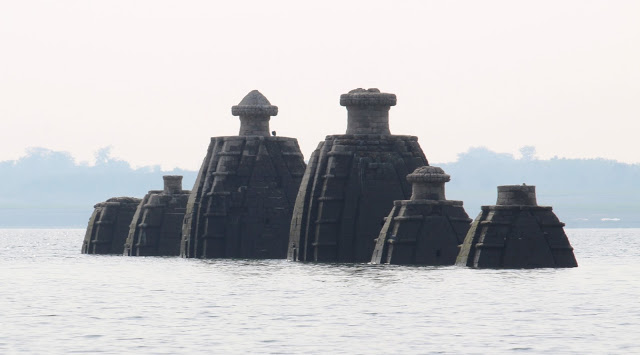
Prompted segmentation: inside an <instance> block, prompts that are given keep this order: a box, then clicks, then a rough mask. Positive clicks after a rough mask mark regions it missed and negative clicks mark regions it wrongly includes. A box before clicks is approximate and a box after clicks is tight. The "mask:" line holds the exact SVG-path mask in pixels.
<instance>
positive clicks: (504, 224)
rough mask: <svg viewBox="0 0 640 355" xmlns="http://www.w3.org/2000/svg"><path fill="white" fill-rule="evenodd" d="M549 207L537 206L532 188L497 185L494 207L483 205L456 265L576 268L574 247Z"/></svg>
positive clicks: (533, 188)
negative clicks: (496, 198) (496, 197)
mask: <svg viewBox="0 0 640 355" xmlns="http://www.w3.org/2000/svg"><path fill="white" fill-rule="evenodd" d="M563 227H564V223H561V222H560V221H559V220H558V217H556V215H555V213H553V210H552V208H551V207H549V206H538V204H537V201H536V190H535V186H527V185H524V184H523V185H507V186H498V201H497V203H496V205H495V206H482V211H481V212H480V214H479V215H478V217H477V218H476V220H475V221H474V222H473V224H472V226H471V229H469V232H468V233H467V236H466V238H465V240H464V243H463V244H462V247H461V250H460V254H459V255H458V259H457V261H456V264H458V265H461V266H470V267H475V268H543V267H555V268H559V267H576V266H578V263H577V262H576V258H575V256H574V255H573V248H572V247H571V244H570V243H569V239H568V238H567V235H566V234H565V233H564V229H563Z"/></svg>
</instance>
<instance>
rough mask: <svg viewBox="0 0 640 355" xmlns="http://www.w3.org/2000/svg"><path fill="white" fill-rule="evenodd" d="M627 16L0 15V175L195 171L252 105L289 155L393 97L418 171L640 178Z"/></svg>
mask: <svg viewBox="0 0 640 355" xmlns="http://www.w3.org/2000/svg"><path fill="white" fill-rule="evenodd" d="M639 63H640V1H613V0H604V1H586V0H575V1H560V0H554V1H514V0H505V1H476V0H474V1H452V0H447V1H444V0H441V1H426V0H420V1H401V0H396V1H374V0H364V1H360V0H358V1H348V0H342V1H329V0H323V1H314V2H307V1H299V0H297V1H294V0H291V1H278V0H270V1H264V0H261V1H219V2H218V1H158V0H137V1H136V0H126V1H117V0H110V1H90V0H80V1H63V0H54V1H28V0H26V1H25V0H21V1H11V0H0V121H1V122H2V125H1V127H0V160H7V159H15V158H18V157H19V156H21V155H24V154H25V149H26V148H27V147H32V146H42V147H47V148H50V149H55V150H66V151H70V152H71V153H72V154H73V155H74V157H75V158H76V159H77V160H78V161H89V160H92V158H93V154H94V152H95V151H96V150H97V149H99V148H100V147H104V146H108V145H111V146H112V147H113V154H114V155H115V156H116V157H119V158H122V159H124V160H127V161H130V162H131V163H132V164H134V165H135V166H140V165H149V164H160V165H162V166H163V167H164V168H172V167H176V166H178V167H182V168H189V169H198V168H199V166H200V163H201V161H202V159H203V157H204V155H205V153H206V148H207V145H208V144H209V137H211V136H222V135H235V134H237V132H238V127H239V121H238V119H237V117H234V116H232V115H231V106H233V105H235V104H237V103H238V102H239V101H240V100H241V99H242V97H243V96H244V95H245V94H246V93H248V92H249V91H250V90H252V89H258V90H260V91H261V92H262V93H263V94H264V95H265V96H266V97H267V98H268V99H269V100H270V101H271V103H272V104H274V105H277V106H278V107H279V109H280V113H279V114H278V116H276V117H274V118H272V120H271V129H273V130H276V131H277V132H278V135H281V136H289V137H296V138H298V141H299V143H300V146H301V148H302V152H303V153H304V155H305V157H307V158H308V156H309V155H310V154H311V152H312V150H313V149H314V148H315V147H316V145H317V143H318V142H319V141H320V140H322V139H324V136H325V135H327V134H336V133H344V131H345V129H346V117H347V115H346V109H345V108H344V107H341V106H340V105H339V96H340V94H342V93H345V92H347V91H348V90H350V89H353V88H357V87H377V88H380V89H381V90H382V91H385V92H391V93H395V94H396V95H397V96H398V104H397V106H395V107H393V108H392V109H391V131H392V133H394V134H413V135H417V136H418V137H419V138H420V144H421V145H422V148H423V149H424V151H425V153H426V155H427V158H428V159H429V160H430V161H431V162H445V161H453V160H455V159H456V156H457V154H458V153H461V152H464V151H466V150H467V149H468V148H469V147H471V146H487V147H488V148H490V149H492V150H495V151H499V152H508V153H514V154H517V151H518V149H519V148H520V147H522V146H524V145H535V146H536V147H537V150H538V156H539V157H540V158H550V157H552V156H554V155H557V156H560V157H572V158H573V157H578V158H581V157H605V158H612V159H617V160H620V161H624V162H630V163H640V139H639V138H638V137H639V134H640V64H639Z"/></svg>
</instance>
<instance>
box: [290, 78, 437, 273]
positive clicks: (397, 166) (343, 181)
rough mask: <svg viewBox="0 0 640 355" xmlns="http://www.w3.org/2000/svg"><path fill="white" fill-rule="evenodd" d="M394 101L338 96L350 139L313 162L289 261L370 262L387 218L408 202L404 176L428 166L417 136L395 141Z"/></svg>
mask: <svg viewBox="0 0 640 355" xmlns="http://www.w3.org/2000/svg"><path fill="white" fill-rule="evenodd" d="M395 104H396V95H394V94H387V93H381V92H380V91H379V90H378V89H366V90H365V89H355V90H351V91H350V92H349V93H347V94H343V95H342V96H340V105H342V106H346V108H347V132H346V134H339V135H330V136H327V137H326V138H325V140H324V141H323V142H320V144H319V145H318V147H317V148H316V150H315V151H314V152H313V154H312V155H311V157H310V159H309V164H308V166H307V170H306V171H305V173H304V178H303V179H302V184H301V185H300V190H299V192H298V196H297V199H296V204H295V209H294V212H293V217H292V219H291V232H290V233H291V234H290V238H289V251H288V259H290V260H296V261H320V262H369V261H371V255H372V252H373V248H374V245H375V239H376V237H377V236H378V234H379V233H380V227H381V226H382V224H383V223H384V217H385V216H387V215H388V214H389V210H390V209H391V207H393V201H395V200H408V199H409V198H410V197H411V185H410V184H409V183H408V182H407V180H406V176H407V174H409V173H411V172H412V171H414V170H415V169H416V168H417V167H420V166H423V165H428V162H427V159H426V157H425V155H424V153H423V152H422V149H421V148H420V145H419V144H418V138H417V137H414V136H400V135H392V134H391V132H390V131H389V109H390V107H391V106H395Z"/></svg>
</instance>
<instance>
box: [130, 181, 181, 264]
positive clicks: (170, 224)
mask: <svg viewBox="0 0 640 355" xmlns="http://www.w3.org/2000/svg"><path fill="white" fill-rule="evenodd" d="M162 178H163V180H164V189H163V190H151V191H149V193H147V194H146V195H145V196H144V198H143V199H142V201H141V202H140V203H139V204H138V208H137V209H136V212H135V214H134V216H133V220H132V222H131V226H130V228H129V234H128V237H127V241H126V243H125V246H124V255H130V256H175V255H180V239H181V237H182V221H183V220H184V213H185V211H186V207H187V200H188V199H189V193H190V192H191V191H189V190H183V189H182V176H180V175H165V176H163V177H162Z"/></svg>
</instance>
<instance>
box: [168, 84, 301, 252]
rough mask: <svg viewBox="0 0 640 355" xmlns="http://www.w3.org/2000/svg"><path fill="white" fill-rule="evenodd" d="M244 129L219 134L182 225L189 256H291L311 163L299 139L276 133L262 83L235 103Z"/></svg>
mask: <svg viewBox="0 0 640 355" xmlns="http://www.w3.org/2000/svg"><path fill="white" fill-rule="evenodd" d="M231 113H232V114H233V115H234V116H239V117H240V134H239V135H238V136H230V137H213V138H211V143H210V145H209V149H208V150H207V155H206V157H205V158H204V161H203V163H202V167H201V168H200V172H199V173H198V177H197V180H196V182H195V184H194V187H193V190H192V191H191V195H190V196H189V201H188V202H187V211H186V214H185V219H184V224H183V227H182V243H181V250H180V254H181V255H182V256H183V257H188V258H194V257H195V258H286V255H287V242H288V238H289V224H290V221H291V213H292V211H293V205H294V203H295V199H296V194H297V192H298V187H299V186H300V181H301V179H302V175H303V174H304V170H305V167H306V165H305V163H304V159H303V156H302V153H301V152H300V148H299V146H298V141H297V140H296V139H295V138H287V137H279V136H278V137H276V136H271V135H270V133H269V132H270V131H269V119H270V117H271V116H275V115H276V114H277V113H278V107H277V106H273V105H271V103H270V102H269V100H267V98H266V97H264V96H263V95H262V94H261V93H260V92H258V91H257V90H254V91H251V92H250V93H249V94H248V95H247V96H245V98H244V99H242V101H241V102H240V103H239V104H238V105H237V106H233V107H232V108H231Z"/></svg>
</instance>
